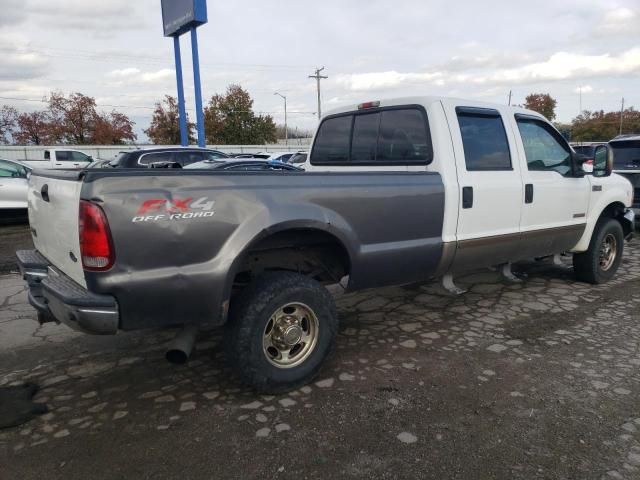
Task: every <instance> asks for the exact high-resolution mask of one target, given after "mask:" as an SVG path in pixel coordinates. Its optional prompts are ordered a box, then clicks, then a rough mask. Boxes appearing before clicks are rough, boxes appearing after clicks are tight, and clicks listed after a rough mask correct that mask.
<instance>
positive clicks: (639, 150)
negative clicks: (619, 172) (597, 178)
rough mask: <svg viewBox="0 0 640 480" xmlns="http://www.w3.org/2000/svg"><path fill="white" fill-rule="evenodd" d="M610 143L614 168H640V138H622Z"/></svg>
mask: <svg viewBox="0 0 640 480" xmlns="http://www.w3.org/2000/svg"><path fill="white" fill-rule="evenodd" d="M610 145H611V148H612V149H613V168H614V169H633V170H638V169H640V140H622V141H616V142H611V143H610Z"/></svg>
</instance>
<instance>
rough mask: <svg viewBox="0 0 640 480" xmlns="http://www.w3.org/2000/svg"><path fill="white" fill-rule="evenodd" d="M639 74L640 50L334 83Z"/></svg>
mask: <svg viewBox="0 0 640 480" xmlns="http://www.w3.org/2000/svg"><path fill="white" fill-rule="evenodd" d="M636 72H640V47H636V48H632V49H630V50H627V51H626V52H622V53H620V54H619V55H611V54H608V53H606V54H602V55H583V54H576V53H569V52H558V53H554V54H553V55H551V56H550V57H549V58H548V59H547V60H545V61H542V62H536V63H530V64H526V65H522V66H520V67H516V68H502V69H500V68H498V69H488V70H486V71H485V72H484V73H474V74H471V73H452V72H451V71H446V70H442V71H433V72H422V73H416V72H407V73H399V72H396V71H387V72H369V73H359V74H352V75H348V74H342V75H339V76H338V77H337V79H336V80H337V83H338V84H339V85H341V86H342V87H344V88H347V89H349V90H352V91H358V90H361V91H367V90H379V89H386V88H394V87H399V86H404V85H412V84H431V85H435V86H443V85H447V84H475V85H489V86H492V85H493V86H495V85H524V84H533V83H539V82H554V81H559V80H568V79H572V78H590V77H612V76H616V75H627V74H633V73H636Z"/></svg>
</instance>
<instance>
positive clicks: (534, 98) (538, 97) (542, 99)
mask: <svg viewBox="0 0 640 480" xmlns="http://www.w3.org/2000/svg"><path fill="white" fill-rule="evenodd" d="M556 103H557V102H556V100H555V99H554V98H553V97H552V96H551V95H549V94H548V93H532V94H530V95H527V97H526V98H525V103H524V108H528V109H529V110H533V111H534V112H538V113H540V114H542V115H544V116H545V117H547V119H548V120H549V121H551V120H553V119H554V118H556V112H555V110H556Z"/></svg>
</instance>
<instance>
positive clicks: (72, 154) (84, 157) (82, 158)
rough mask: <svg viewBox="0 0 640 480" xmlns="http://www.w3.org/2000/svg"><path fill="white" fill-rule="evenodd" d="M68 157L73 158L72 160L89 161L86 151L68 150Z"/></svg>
mask: <svg viewBox="0 0 640 480" xmlns="http://www.w3.org/2000/svg"><path fill="white" fill-rule="evenodd" d="M69 158H70V160H73V161H74V162H88V161H89V155H87V154H86V153H82V152H74V151H70V152H69Z"/></svg>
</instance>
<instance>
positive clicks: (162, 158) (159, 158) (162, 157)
mask: <svg viewBox="0 0 640 480" xmlns="http://www.w3.org/2000/svg"><path fill="white" fill-rule="evenodd" d="M172 160H173V153H172V152H160V153H147V154H145V155H142V156H141V157H140V159H139V160H138V163H139V164H141V165H149V164H150V163H156V162H171V161H172Z"/></svg>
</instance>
